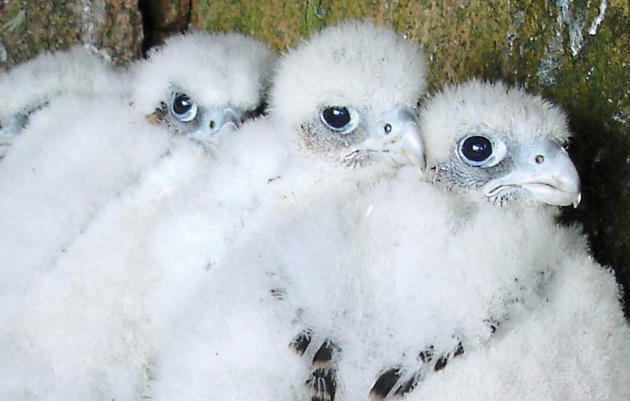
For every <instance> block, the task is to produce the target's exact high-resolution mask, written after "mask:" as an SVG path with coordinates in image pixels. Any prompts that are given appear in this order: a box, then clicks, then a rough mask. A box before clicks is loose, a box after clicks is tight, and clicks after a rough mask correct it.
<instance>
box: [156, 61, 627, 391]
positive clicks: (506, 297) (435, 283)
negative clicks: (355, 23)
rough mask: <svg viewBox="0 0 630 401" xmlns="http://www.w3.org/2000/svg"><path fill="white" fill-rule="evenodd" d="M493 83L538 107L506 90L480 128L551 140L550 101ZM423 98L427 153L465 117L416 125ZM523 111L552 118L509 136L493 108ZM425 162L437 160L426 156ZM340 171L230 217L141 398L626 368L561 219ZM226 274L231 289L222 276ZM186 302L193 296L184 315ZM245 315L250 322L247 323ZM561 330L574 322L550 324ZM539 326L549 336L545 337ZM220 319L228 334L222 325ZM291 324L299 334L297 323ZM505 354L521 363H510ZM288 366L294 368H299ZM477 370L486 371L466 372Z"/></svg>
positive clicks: (603, 386) (606, 281) (607, 383)
mask: <svg viewBox="0 0 630 401" xmlns="http://www.w3.org/2000/svg"><path fill="white" fill-rule="evenodd" d="M296 53H297V52H296ZM280 71H282V68H280ZM278 79H279V80H281V79H282V76H279V77H278ZM471 88H475V91H471ZM505 89H506V87H504V86H503V85H502V84H495V85H491V84H481V83H478V82H471V83H467V84H464V85H461V86H458V87H454V88H450V89H447V90H446V91H445V92H444V93H446V94H447V95H446V96H453V97H458V96H462V97H463V98H464V99H466V100H468V96H469V95H471V94H473V95H472V97H473V100H474V99H479V98H481V99H483V98H490V97H491V96H492V95H493V93H496V92H497V90H498V91H500V92H502V93H504V92H505ZM510 93H512V94H513V95H514V98H516V99H518V98H523V99H526V104H529V105H535V104H538V105H539V107H540V108H541V109H540V110H531V113H525V114H521V113H522V110H523V108H522V107H521V104H520V103H519V102H516V101H514V102H512V103H508V105H509V104H511V105H512V107H511V108H507V106H506V105H504V109H503V113H504V114H503V118H504V120H503V121H504V124H500V123H499V121H498V119H496V120H495V122H494V125H492V128H493V130H494V131H493V132H499V133H502V134H504V136H502V138H503V139H504V140H505V141H506V142H508V143H509V144H510V145H511V147H510V150H509V151H511V152H516V151H517V149H516V148H515V147H513V145H515V144H519V143H522V144H524V145H526V146H529V145H530V144H531V143H535V142H536V140H537V139H539V138H541V137H542V136H543V135H544V139H545V140H549V139H550V140H551V141H552V142H553V143H557V144H558V145H560V144H562V143H564V141H565V140H566V139H567V137H568V131H567V130H566V124H565V123H564V120H563V116H562V113H561V112H560V111H557V110H554V108H553V107H551V106H550V105H548V104H546V103H544V102H542V101H540V99H539V98H535V97H533V96H531V95H527V94H525V92H523V91H521V90H518V89H511V90H510V91H507V94H508V95H509V94H510ZM441 96H444V95H443V94H440V95H437V96H436V98H434V99H433V100H431V101H429V103H428V105H427V106H425V109H424V111H423V119H422V121H424V122H425V124H423V126H422V127H423V128H424V130H423V132H424V133H425V137H426V138H427V141H426V142H427V143H426V144H427V149H428V151H429V153H430V152H431V150H430V149H431V148H432V146H433V145H434V143H437V144H438V146H439V143H441V142H442V143H445V142H450V144H451V145H450V149H449V150H448V151H445V152H442V153H441V155H442V156H443V157H444V158H445V159H449V158H452V157H457V151H456V149H457V144H458V141H459V139H460V138H461V137H462V136H464V135H466V134H467V130H469V129H470V128H471V127H473V128H474V129H477V128H478V126H477V124H468V122H467V121H466V120H459V121H460V124H453V125H451V129H450V130H448V131H446V130H439V131H437V130H436V131H437V132H436V131H433V130H432V128H431V126H430V125H428V124H427V121H433V122H435V121H437V120H432V117H433V116H430V115H428V113H433V112H437V113H438V115H440V112H441V111H442V110H443V109H442V108H443V107H451V106H450V105H449V104H448V103H443V102H442V99H441V98H440V97H441ZM272 100H273V99H272ZM528 102H529V103H528ZM486 106H487V104H484V102H479V103H476V102H470V103H468V107H469V108H472V109H474V111H467V113H469V115H474V116H478V115H483V112H484V111H485V108H486ZM530 107H533V106H530ZM525 109H526V110H527V108H525ZM272 110H275V109H274V108H273V106H272ZM532 114H535V115H536V116H537V117H535V118H536V119H535V120H532ZM442 115H443V116H447V115H449V114H446V113H442ZM545 116H549V117H550V118H551V120H552V121H551V122H545ZM523 119H525V120H526V121H527V119H529V121H530V122H532V121H534V122H538V123H539V125H536V124H532V127H536V126H540V127H547V128H549V127H551V128H553V129H555V131H553V132H552V131H551V130H550V128H549V130H546V131H539V130H532V134H535V136H533V137H532V138H530V139H529V140H528V138H524V137H523V136H521V134H519V135H517V136H516V138H515V136H514V134H512V132H511V130H510V129H511V128H510V127H511V126H510V124H515V125H516V126H519V124H520V121H522V120H523ZM554 119H555V122H554ZM444 125H447V126H448V124H447V123H445V124H444ZM437 126H440V127H442V126H443V125H439V124H438V125H435V126H434V127H437ZM433 135H435V136H433ZM508 139H509V140H510V141H508ZM535 149H537V148H535ZM435 154H436V153H434V155H435ZM437 154H438V155H440V153H437ZM505 160H506V161H507V162H509V163H508V164H509V165H511V164H512V162H514V159H513V158H511V157H508V158H507V159H505ZM427 161H428V164H429V166H441V165H442V163H444V162H445V160H444V159H441V158H439V157H437V156H432V157H429V158H428V160H427ZM548 162H549V160H548ZM514 164H517V163H514ZM358 171H359V170H355V171H348V170H340V171H339V172H338V173H337V174H330V175H325V176H321V178H320V180H318V181H317V190H316V191H313V192H312V193H309V194H308V195H309V196H306V197H304V198H301V197H300V196H301V195H304V193H301V194H297V196H295V194H294V196H293V197H291V200H292V202H289V203H287V204H286V205H284V206H283V208H282V209H281V210H282V212H281V213H280V212H276V213H272V214H269V215H267V216H266V220H265V221H264V222H263V223H262V224H259V225H257V227H258V229H257V230H251V231H250V232H242V233H241V235H240V236H239V239H238V241H237V242H236V245H235V246H234V247H233V248H231V252H230V254H229V255H227V256H226V259H225V260H224V261H223V263H219V265H218V266H217V267H216V270H215V275H213V281H212V282H210V283H209V284H207V285H206V287H205V289H204V290H203V291H201V292H200V294H201V295H200V298H199V299H197V300H195V301H193V303H191V304H190V313H191V315H190V316H186V317H185V318H184V319H182V320H181V321H180V324H178V325H176V326H178V327H179V328H178V329H177V330H176V332H175V333H174V335H173V337H172V340H171V342H170V346H167V347H166V348H165V351H163V352H162V356H161V357H160V358H159V359H158V362H157V370H156V372H157V373H156V380H157V383H156V384H155V393H153V394H152V395H153V396H154V397H155V398H156V399H158V400H171V399H176V398H178V397H179V396H181V394H182V393H181V391H182V388H185V389H187V390H186V391H189V393H187V395H186V396H187V397H189V396H191V395H192V394H194V395H195V396H198V397H200V398H204V397H205V398H209V397H213V396H217V397H218V398H222V396H223V394H226V392H227V394H238V396H239V397H241V399H242V398H246V397H247V396H248V395H251V394H255V398H256V399H266V398H267V397H269V399H271V398H279V397H278V390H277V386H278V385H282V386H283V387H284V388H285V389H286V392H285V393H282V392H280V394H283V397H280V398H286V399H296V398H297V399H308V398H311V396H314V397H315V398H314V399H318V400H327V399H331V398H332V397H334V398H335V399H341V400H344V399H348V400H354V399H365V398H368V397H372V398H373V399H382V398H386V397H394V396H396V392H397V391H400V394H398V395H402V393H406V394H407V396H408V397H410V398H412V399H444V398H446V397H451V398H452V399H461V397H462V396H464V395H466V396H467V395H468V394H469V393H470V394H473V395H474V397H476V398H475V399H499V397H500V399H504V396H505V395H506V394H508V395H509V396H510V397H512V398H515V399H523V400H525V399H558V398H559V397H561V396H563V395H569V398H579V397H580V396H581V394H583V393H587V394H589V395H592V396H593V397H594V398H596V399H599V398H604V399H606V398H607V399H623V397H624V395H625V394H627V393H628V384H627V383H629V381H628V380H627V376H628V370H627V366H625V368H624V365H627V362H626V361H625V360H624V358H623V355H625V354H627V352H628V349H630V348H629V347H630V342H629V341H628V326H627V324H626V323H625V321H624V319H623V314H622V312H621V309H620V305H619V298H618V292H617V291H618V290H617V287H616V285H615V282H614V278H613V277H612V275H611V274H610V272H609V271H607V270H605V269H603V268H602V267H601V266H598V265H596V264H594V263H593V262H592V261H591V258H590V256H589V255H588V252H587V247H586V243H585V240H584V238H583V237H582V236H581V234H580V232H579V229H577V228H575V227H560V226H558V225H557V224H556V223H555V216H556V214H557V209H555V208H551V207H541V206H540V205H535V204H532V203H531V202H524V199H523V198H507V200H506V203H505V207H498V206H497V205H493V204H491V203H489V202H487V201H486V199H485V197H486V196H485V194H484V192H483V191H482V190H481V189H480V187H477V186H469V187H466V186H465V184H463V183H460V184H459V185H460V186H461V188H465V189H463V190H460V191H445V188H444V187H451V186H452V185H453V183H449V182H441V183H440V184H438V185H437V186H436V185H432V184H429V183H422V182H420V180H419V179H418V176H417V172H416V171H415V170H413V169H409V168H403V169H401V170H399V172H398V173H397V174H396V175H395V176H390V179H389V180H378V179H375V177H374V176H370V175H369V174H367V173H366V175H362V174H358V176H360V178H358V177H357V176H356V175H355V176H353V174H357V173H358ZM563 171H564V170H563ZM329 172H330V171H329ZM372 172H373V171H372ZM504 172H505V171H504V170H498V173H499V174H503V173H504ZM364 173H365V172H364ZM366 178H367V180H366ZM573 178H574V177H573V176H572V175H571V174H569V180H571V179H573ZM558 181H559V182H563V181H562V179H560V178H559V179H558ZM557 189H558V191H563V190H566V189H567V188H565V187H562V186H559V187H558V188H557ZM570 190H571V191H575V190H576V188H575V187H573V188H571V189H570ZM572 196H575V193H574V194H573V195H572ZM533 199H536V198H533ZM244 278H246V280H245V283H243V281H244ZM241 285H243V286H244V288H245V289H244V290H243V291H241V290H240V289H236V288H239V286H241ZM226 288H229V289H230V290H226ZM233 288H234V289H235V290H234V291H233V290H231V289H233ZM572 288H580V289H582V291H578V292H577V293H575V292H573V291H572V290H571V289H572ZM217 294H219V295H217ZM226 299H227V300H226ZM216 302H218V304H215V303H216ZM243 303H244V304H245V305H243ZM199 305H203V308H205V310H204V311H203V312H201V313H200V314H199V315H197V314H194V313H193V312H192V311H193V310H194V309H196V308H198V307H199ZM270 308H271V309H270ZM249 319H253V321H254V322H256V323H255V327H256V329H255V330H252V331H250V330H247V327H248V326H247V322H248V321H249ZM588 321H592V322H593V324H587V322H588ZM578 328H579V330H580V333H579V335H576V334H573V338H571V339H570V340H568V339H567V338H566V336H568V335H569V333H571V332H572V331H575V330H578ZM243 329H244V330H245V332H239V331H238V330H243ZM495 330H496V333H494V331H495ZM548 330H551V332H552V333H554V334H558V336H557V337H549V336H547V331H548ZM234 331H237V332H238V335H237V336H236V337H235V338H230V333H233V332H234ZM305 332H306V333H307V335H306V337H308V340H305V339H304V337H305V336H304V335H302V338H300V335H301V334H304V333H305ZM287 335H290V338H287ZM294 340H296V341H295V342H294V344H293V347H295V348H296V349H298V350H299V351H300V352H303V356H302V358H303V365H302V367H301V368H300V369H298V368H296V367H295V363H294V362H293V361H290V360H286V359H285V358H288V357H287V356H286V352H288V351H287V350H286V349H285V350H284V351H283V349H282V346H279V345H278V343H280V344H287V345H288V344H289V343H291V342H292V341H294ZM241 341H242V343H241ZM191 343H192V344H194V347H191V348H185V349H182V344H191ZM540 344H544V345H545V346H541V345H540ZM568 344H570V346H568ZM239 346H241V347H242V348H241V351H243V352H239V353H234V356H235V357H234V358H232V359H230V358H229V355H226V354H228V353H229V352H233V350H234V349H235V348H237V349H238V347H239ZM460 346H461V347H462V349H463V355H462V354H460V351H459V350H458V349H459V347H460ZM546 346H551V347H554V348H553V351H551V350H549V349H547V348H546ZM223 351H225V353H223ZM427 351H431V352H432V353H433V357H432V359H431V360H430V361H428V362H423V361H422V360H421V357H420V355H421V353H422V352H425V354H424V355H425V356H426V352H427ZM523 352H527V354H526V355H524V354H523ZM198 355H202V357H201V358H199V357H198ZM276 356H277V357H279V358H282V361H283V363H286V364H288V366H289V367H288V368H286V369H285V370H284V374H285V375H286V376H285V380H284V381H280V383H281V384H279V382H278V375H281V374H283V371H282V370H283V365H282V364H281V365H280V366H278V365H275V364H270V363H269V359H270V358H275V357H276ZM519 356H520V357H519ZM259 358H261V359H259ZM550 358H551V359H550ZM289 361H290V362H289ZM440 361H441V362H440ZM509 364H512V365H509ZM519 364H521V365H519ZM516 367H519V370H520V367H522V368H523V370H527V371H528V373H525V374H523V375H521V376H516V375H517V372H516ZM578 367H579V368H580V370H581V371H580V373H579V375H577V376H576V373H575V370H574V369H576V368H578ZM305 368H306V369H307V370H310V373H309V374H308V375H307V376H301V377H300V375H302V374H303V373H304V369H305ZM225 371H229V372H230V374H228V375H224V374H223V372H225ZM388 371H389V372H390V373H391V372H395V374H394V375H391V374H390V376H389V379H390V380H391V383H390V384H387V383H385V382H384V381H381V382H380V384H377V382H378V379H379V377H381V378H382V377H383V374H384V373H385V372H388ZM452 371H454V372H455V373H452ZM486 371H488V376H484V379H483V383H484V384H486V385H485V386H484V385H481V386H479V385H478V384H477V382H478V381H479V375H484V372H486ZM256 372H259V373H258V374H257V373H256ZM458 373H461V374H462V376H459V375H458ZM259 375H262V376H259ZM214 377H220V378H221V379H220V380H216V381H215V380H212V379H211V378H214ZM251 377H253V378H254V380H253V381H250V380H249V378H251ZM296 380H298V382H297V383H296ZM261 381H262V383H263V384H264V383H265V382H266V385H263V386H262V387H261ZM476 381H477V382H476ZM304 382H306V383H307V386H305V387H304V388H302V389H301V391H300V384H301V383H304ZM536 383H540V385H539V386H536ZM578 384H579V385H578ZM512 385H516V386H517V388H518V391H515V390H514V388H511V387H510V386H512ZM307 387H310V389H307ZM253 389H258V390H257V391H254V390H253ZM309 390H310V391H309ZM296 391H297V394H296Z"/></svg>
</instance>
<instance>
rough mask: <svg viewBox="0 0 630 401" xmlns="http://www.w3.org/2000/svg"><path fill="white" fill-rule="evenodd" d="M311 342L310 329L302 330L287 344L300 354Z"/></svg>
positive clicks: (302, 353)
mask: <svg viewBox="0 0 630 401" xmlns="http://www.w3.org/2000/svg"><path fill="white" fill-rule="evenodd" d="M310 343H311V331H310V330H304V331H302V332H301V333H300V334H298V335H297V337H295V338H294V339H293V341H291V344H289V347H291V348H293V349H294V350H295V352H296V353H297V354H298V355H300V356H302V355H304V353H305V352H306V349H307V348H308V346H309V344H310Z"/></svg>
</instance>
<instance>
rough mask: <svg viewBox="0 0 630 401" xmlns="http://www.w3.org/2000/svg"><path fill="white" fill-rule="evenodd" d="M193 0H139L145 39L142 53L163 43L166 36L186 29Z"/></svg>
mask: <svg viewBox="0 0 630 401" xmlns="http://www.w3.org/2000/svg"><path fill="white" fill-rule="evenodd" d="M192 7H193V2H192V0H176V1H164V0H158V1H156V0H138V9H139V10H140V13H142V25H143V28H144V40H143V42H142V53H143V54H145V55H146V52H147V51H148V50H149V49H151V48H152V47H153V46H156V45H159V44H161V43H162V42H163V41H164V39H165V38H167V37H168V36H171V35H173V34H175V33H182V32H184V31H186V29H187V28H188V25H189V24H190V19H191V15H192Z"/></svg>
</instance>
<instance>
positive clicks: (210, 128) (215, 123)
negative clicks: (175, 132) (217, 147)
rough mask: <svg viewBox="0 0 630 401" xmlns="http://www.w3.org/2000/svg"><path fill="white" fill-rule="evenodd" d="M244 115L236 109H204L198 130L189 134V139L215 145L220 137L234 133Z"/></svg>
mask: <svg viewBox="0 0 630 401" xmlns="http://www.w3.org/2000/svg"><path fill="white" fill-rule="evenodd" d="M244 115H245V113H244V112H243V111H242V110H240V109H238V108H236V107H229V106H228V107H225V108H222V109H219V108H217V109H206V110H204V113H203V119H202V121H201V125H200V127H199V129H198V130H197V131H195V132H193V133H192V134H191V138H193V139H196V140H198V141H201V142H205V143H209V144H216V143H217V142H218V141H220V139H221V137H223V136H224V135H228V134H230V133H232V132H234V131H236V130H237V129H238V128H239V127H240V126H241V122H242V120H243V117H244Z"/></svg>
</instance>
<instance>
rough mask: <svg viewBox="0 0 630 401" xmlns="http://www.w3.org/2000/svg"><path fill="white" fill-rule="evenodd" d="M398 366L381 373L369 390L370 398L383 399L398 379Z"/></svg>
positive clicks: (399, 373)
mask: <svg viewBox="0 0 630 401" xmlns="http://www.w3.org/2000/svg"><path fill="white" fill-rule="evenodd" d="M400 376H401V370H400V368H392V369H389V370H386V371H385V372H383V373H381V375H380V376H379V377H378V379H376V381H375V382H374V385H373V386H372V389H371V390H370V399H372V400H383V399H385V397H387V394H389V392H390V391H391V390H392V388H393V387H394V386H395V385H396V382H398V379H400Z"/></svg>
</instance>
